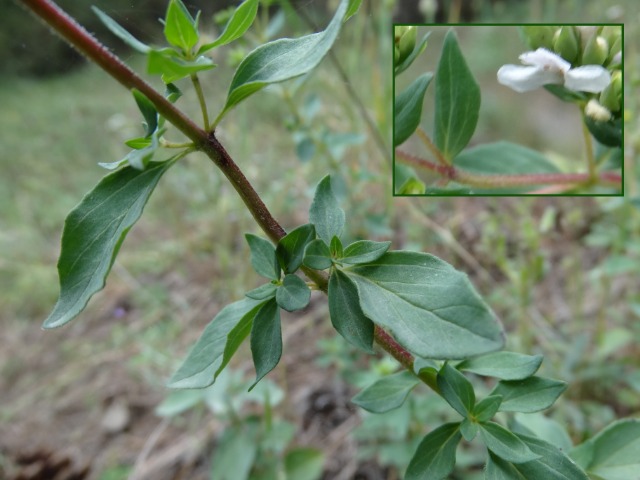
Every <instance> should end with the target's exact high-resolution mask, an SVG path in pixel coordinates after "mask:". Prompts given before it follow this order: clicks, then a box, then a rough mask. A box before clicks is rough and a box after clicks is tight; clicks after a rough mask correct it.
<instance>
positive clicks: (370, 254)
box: [342, 240, 391, 265]
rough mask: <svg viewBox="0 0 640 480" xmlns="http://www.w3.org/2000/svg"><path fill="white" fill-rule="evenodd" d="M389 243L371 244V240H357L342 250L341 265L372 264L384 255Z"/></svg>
mask: <svg viewBox="0 0 640 480" xmlns="http://www.w3.org/2000/svg"><path fill="white" fill-rule="evenodd" d="M390 245H391V242H373V241H371V240H358V241H357V242H353V243H352V244H351V245H349V246H348V247H347V248H345V249H344V253H343V254H342V263H348V264H352V265H357V264H361V263H369V262H374V261H376V260H377V259H379V258H380V257H381V256H382V255H384V254H385V253H386V252H387V250H389V246H390Z"/></svg>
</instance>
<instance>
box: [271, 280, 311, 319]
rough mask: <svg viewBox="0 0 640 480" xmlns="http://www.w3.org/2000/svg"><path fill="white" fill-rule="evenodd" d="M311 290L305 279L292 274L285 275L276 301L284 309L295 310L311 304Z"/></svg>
mask: <svg viewBox="0 0 640 480" xmlns="http://www.w3.org/2000/svg"><path fill="white" fill-rule="evenodd" d="M310 298H311V290H309V287H308V286H307V284H306V283H304V280H302V279H301V278H300V277H298V276H296V275H292V274H288V275H285V277H284V279H283V280H282V285H281V286H280V287H279V288H278V290H277V292H276V302H278V305H279V306H280V308H282V309H283V310H286V311H287V312H295V311H296V310H302V309H303V308H305V307H306V306H307V305H309V300H310Z"/></svg>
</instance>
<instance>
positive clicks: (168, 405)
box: [153, 390, 204, 417]
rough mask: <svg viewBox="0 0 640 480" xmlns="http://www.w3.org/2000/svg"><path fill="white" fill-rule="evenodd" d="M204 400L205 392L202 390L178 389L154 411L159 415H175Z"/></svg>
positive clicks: (165, 398)
mask: <svg viewBox="0 0 640 480" xmlns="http://www.w3.org/2000/svg"><path fill="white" fill-rule="evenodd" d="M203 400H204V392H203V391H202V390H176V391H174V392H171V393H169V395H167V396H166V397H164V399H163V400H162V402H160V404H159V405H158V406H157V407H156V408H155V410H154V412H153V413H155V414H156V415H158V416H159V417H175V416H176V415H179V414H181V413H182V412H186V411H187V410H189V409H191V408H193V407H195V406H196V405H198V404H199V403H200V402H202V401H203Z"/></svg>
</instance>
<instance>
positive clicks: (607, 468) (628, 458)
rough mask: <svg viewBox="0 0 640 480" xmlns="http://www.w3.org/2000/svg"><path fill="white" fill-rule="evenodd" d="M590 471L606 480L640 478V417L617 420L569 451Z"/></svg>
mask: <svg viewBox="0 0 640 480" xmlns="http://www.w3.org/2000/svg"><path fill="white" fill-rule="evenodd" d="M569 455H570V456H571V457H572V458H574V459H575V460H576V461H577V462H578V464H580V465H581V466H582V467H583V468H584V469H585V470H586V471H587V473H589V474H591V475H594V476H597V477H598V478H602V479H604V480H627V479H632V478H633V479H635V478H638V472H640V420H639V419H637V418H627V419H623V420H618V421H616V422H613V423H612V424H611V425H609V426H607V427H606V428H605V429H604V430H601V431H600V432H599V433H598V434H597V435H596V436H594V437H592V438H590V439H589V440H587V441H586V442H584V443H583V444H581V445H578V446H577V447H575V448H574V449H573V450H572V451H571V452H570V454H569Z"/></svg>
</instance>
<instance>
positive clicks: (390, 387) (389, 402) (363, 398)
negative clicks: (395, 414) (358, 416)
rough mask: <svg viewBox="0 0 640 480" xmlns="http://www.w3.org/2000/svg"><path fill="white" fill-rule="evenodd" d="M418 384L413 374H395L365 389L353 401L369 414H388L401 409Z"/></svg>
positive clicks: (405, 372)
mask: <svg viewBox="0 0 640 480" xmlns="http://www.w3.org/2000/svg"><path fill="white" fill-rule="evenodd" d="M418 383H420V382H419V380H418V378H417V377H416V376H415V375H413V373H411V372H407V371H404V372H399V373H394V374H393V375H389V376H387V377H384V378H382V379H380V380H378V381H377V382H375V383H374V384H373V385H370V386H369V387H367V388H365V389H364V390H362V391H361V392H360V393H358V394H357V395H356V396H355V397H353V398H352V399H351V401H352V402H353V403H355V404H356V405H358V406H360V407H362V408H364V409H365V410H367V411H369V412H373V413H384V412H388V411H390V410H393V409H396V408H399V407H401V406H402V404H403V403H404V401H405V400H406V399H407V396H408V395H409V393H411V390H413V389H414V388H415V387H416V385H418Z"/></svg>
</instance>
